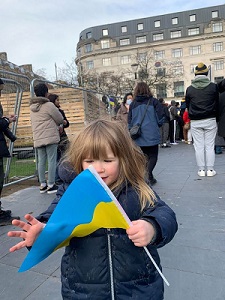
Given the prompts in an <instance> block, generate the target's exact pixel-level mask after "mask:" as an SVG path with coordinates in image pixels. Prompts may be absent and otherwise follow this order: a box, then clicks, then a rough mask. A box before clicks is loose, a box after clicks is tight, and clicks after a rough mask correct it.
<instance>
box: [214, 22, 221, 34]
mask: <svg viewBox="0 0 225 300" xmlns="http://www.w3.org/2000/svg"><path fill="white" fill-rule="evenodd" d="M212 31H213V32H220V31H223V24H222V22H218V23H214V24H212Z"/></svg>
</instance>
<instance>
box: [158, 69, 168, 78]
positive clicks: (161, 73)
mask: <svg viewBox="0 0 225 300" xmlns="http://www.w3.org/2000/svg"><path fill="white" fill-rule="evenodd" d="M156 74H157V76H160V77H165V76H166V69H165V68H157V69H156Z"/></svg>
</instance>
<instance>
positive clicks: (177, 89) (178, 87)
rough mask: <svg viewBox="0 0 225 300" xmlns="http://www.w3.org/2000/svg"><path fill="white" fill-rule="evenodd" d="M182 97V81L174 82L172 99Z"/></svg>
mask: <svg viewBox="0 0 225 300" xmlns="http://www.w3.org/2000/svg"><path fill="white" fill-rule="evenodd" d="M182 96H184V81H177V82H174V97H182Z"/></svg>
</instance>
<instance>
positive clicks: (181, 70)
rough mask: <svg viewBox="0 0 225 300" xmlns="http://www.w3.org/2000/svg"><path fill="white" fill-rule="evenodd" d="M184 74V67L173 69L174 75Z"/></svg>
mask: <svg viewBox="0 0 225 300" xmlns="http://www.w3.org/2000/svg"><path fill="white" fill-rule="evenodd" d="M183 73H184V67H183V66H176V67H173V74H174V75H182V74H183Z"/></svg>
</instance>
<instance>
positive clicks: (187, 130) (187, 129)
mask: <svg viewBox="0 0 225 300" xmlns="http://www.w3.org/2000/svg"><path fill="white" fill-rule="evenodd" d="M183 121H184V126H183V135H184V141H185V143H186V144H188V145H191V144H192V135H191V120H190V119H189V116H188V110H187V108H185V111H184V113H183Z"/></svg>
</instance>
